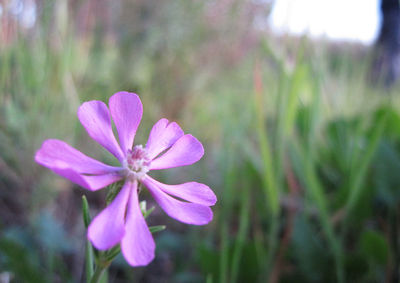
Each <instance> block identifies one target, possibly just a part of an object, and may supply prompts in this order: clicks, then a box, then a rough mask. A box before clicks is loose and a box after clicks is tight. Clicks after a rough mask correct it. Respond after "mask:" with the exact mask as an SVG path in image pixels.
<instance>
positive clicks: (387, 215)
mask: <svg viewBox="0 0 400 283" xmlns="http://www.w3.org/2000/svg"><path fill="white" fill-rule="evenodd" d="M0 3H1V4H2V6H1V7H2V10H1V13H0V15H1V16H0V278H1V279H0V281H1V282H8V278H10V277H11V282H84V280H85V278H84V258H83V256H84V244H85V231H84V226H83V223H82V219H81V196H82V195H84V194H85V195H87V197H88V199H89V203H90V205H91V212H92V215H93V216H94V215H96V214H97V213H98V212H99V211H100V210H101V209H102V208H103V207H104V196H105V192H104V191H103V192H96V193H91V192H87V191H85V190H83V189H81V188H79V187H77V186H75V185H74V184H72V183H71V182H69V181H67V180H64V179H62V178H60V177H58V176H56V175H54V174H52V173H51V172H50V171H49V170H47V169H45V168H42V167H40V166H39V165H37V164H35V163H34V160H33V156H34V154H35V151H36V150H37V149H38V148H39V147H40V145H41V143H42V142H43V140H44V139H47V138H58V139H62V140H65V141H67V142H68V143H70V144H71V145H73V146H74V147H76V148H78V149H79V150H81V151H82V152H84V153H86V154H88V155H89V156H92V157H96V158H98V159H100V160H103V161H104V162H109V163H112V162H115V161H114V160H112V158H111V157H110V154H108V153H107V152H106V151H105V150H103V149H102V148H101V147H100V146H98V145H97V144H95V142H94V141H92V140H91V139H90V138H89V137H88V135H87V134H86V132H85V131H84V129H83V127H82V126H81V125H80V124H79V122H78V119H77V116H76V111H77V109H78V107H79V105H80V104H81V103H82V102H83V101H87V100H93V99H97V100H102V101H105V102H107V101H108V97H110V96H111V95H112V94H113V93H115V92H117V91H122V90H126V91H131V92H136V93H138V94H139V95H140V97H141V99H142V102H143V105H144V115H143V121H142V124H141V126H140V129H139V132H138V134H137V137H136V143H145V142H146V140H147V135H148V133H149V130H150V129H151V126H152V124H153V123H154V122H155V121H157V120H158V119H160V118H161V117H165V118H168V119H170V120H174V121H177V122H178V123H179V124H180V125H181V126H182V128H183V129H184V130H185V132H189V133H192V134H193V135H195V136H196V137H197V138H199V139H200V140H201V141H202V142H203V144H204V146H205V149H206V153H205V156H204V158H203V159H202V160H201V161H200V162H199V163H197V164H195V165H193V166H190V167H187V168H178V169H176V170H175V169H173V170H167V171H168V172H167V171H165V172H157V174H158V175H159V176H158V178H159V180H160V181H163V182H164V183H170V184H174V183H175V184H176V183H181V182H185V181H191V180H196V181H198V182H202V183H206V184H208V185H209V186H210V187H211V188H213V190H214V191H215V192H216V194H217V196H218V199H219V200H218V203H217V204H216V206H215V207H213V211H214V214H215V216H214V220H213V222H212V223H211V224H209V225H207V226H204V227H193V226H189V225H184V224H181V223H179V222H177V221H174V220H172V219H169V218H168V217H167V216H166V215H165V214H164V213H163V211H162V210H161V209H160V208H159V207H158V206H157V205H156V204H155V203H154V202H153V201H152V199H151V198H149V196H148V195H147V194H146V192H145V191H143V192H142V194H141V197H142V198H144V199H148V205H151V206H153V205H154V206H156V210H155V212H154V213H153V214H152V217H150V219H149V222H150V223H151V224H154V225H160V224H166V225H167V230H165V231H163V232H160V233H158V234H156V235H155V239H156V243H157V251H156V259H155V260H154V262H152V263H151V264H150V265H149V266H147V267H143V268H131V267H129V266H128V265H127V264H126V263H125V262H124V260H123V258H119V259H118V260H117V261H116V262H114V263H113V265H112V267H111V269H110V272H109V274H108V277H109V281H110V282H133V281H135V282H267V281H269V282H345V281H347V282H398V280H399V268H400V243H399V239H400V238H399V232H400V231H399V229H400V227H399V226H400V222H399V220H400V214H399V213H400V211H399V201H400V108H399V106H400V105H399V96H398V95H397V92H398V91H399V90H400V89H399V87H398V86H397V85H393V86H392V87H391V88H388V87H383V86H381V84H380V83H379V81H378V80H376V79H371V74H372V76H375V75H374V72H373V71H371V66H372V65H373V60H374V52H375V51H374V48H372V47H371V46H364V45H361V44H357V43H351V44H350V43H345V42H336V43H333V42H330V41H328V40H326V39H312V40H311V39H309V38H307V37H291V36H287V35H282V36H277V35H274V34H273V33H272V32H271V31H270V30H269V29H268V28H267V27H263V28H262V29H260V28H259V26H258V25H255V24H254V23H255V22H257V21H259V20H260V19H265V18H267V17H268V14H269V13H270V10H271V7H272V1H251V0H243V1H236V0H221V1H211V0H210V1H187V0H175V1H172V0H165V1H156V0H135V1H122V0H118V1H105V0H97V1H94V0H74V1H61V0H60V1H50V0H37V1H33V0H30V1H28V0H25V1H11V0H10V1H7V0H6V1H0ZM29 13H34V15H35V17H36V18H35V21H32V18H31V17H29ZM23 15H25V16H23ZM27 15H28V16H27ZM29 19H30V20H31V21H29ZM2 280H3V281H2Z"/></svg>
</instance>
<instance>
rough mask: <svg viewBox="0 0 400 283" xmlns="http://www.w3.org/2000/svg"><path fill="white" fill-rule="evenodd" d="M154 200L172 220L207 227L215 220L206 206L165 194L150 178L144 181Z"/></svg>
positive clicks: (145, 178)
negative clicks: (206, 225)
mask: <svg viewBox="0 0 400 283" xmlns="http://www.w3.org/2000/svg"><path fill="white" fill-rule="evenodd" d="M142 182H143V184H145V185H146V187H147V188H148V189H149V191H150V193H151V194H152V196H153V198H154V199H155V200H156V201H157V203H158V204H159V205H160V206H161V208H162V209H163V210H164V211H165V212H166V213H167V214H168V215H169V216H170V217H172V218H175V219H176V220H178V221H181V222H183V223H187V224H192V225H205V224H207V223H209V222H210V221H211V220H212V218H213V213H212V210H211V209H210V208H209V207H208V206H205V205H201V204H197V203H190V202H183V201H179V200H177V199H174V198H173V197H170V196H169V195H167V194H166V193H164V192H163V191H162V190H161V188H160V187H159V186H158V185H157V183H155V182H153V179H151V178H149V177H148V176H146V177H144V178H143V179H142Z"/></svg>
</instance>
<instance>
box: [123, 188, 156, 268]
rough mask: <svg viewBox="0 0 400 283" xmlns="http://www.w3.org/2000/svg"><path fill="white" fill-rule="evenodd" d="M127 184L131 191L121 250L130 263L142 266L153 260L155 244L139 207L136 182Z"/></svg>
mask: <svg viewBox="0 0 400 283" xmlns="http://www.w3.org/2000/svg"><path fill="white" fill-rule="evenodd" d="M127 184H129V186H131V188H132V192H131V195H130V199H129V204H128V211H127V214H126V224H125V229H126V233H125V236H124V237H123V238H122V241H121V250H122V254H123V255H124V257H125V259H126V261H127V262H128V263H129V264H130V265H132V266H143V265H147V264H149V263H150V262H151V261H152V260H153V258H154V251H155V248H156V245H155V243H154V240H153V236H152V235H151V233H150V231H149V228H148V227H147V224H146V221H145V220H144V218H143V214H142V212H141V210H140V208H139V199H138V193H137V182H134V183H131V182H127Z"/></svg>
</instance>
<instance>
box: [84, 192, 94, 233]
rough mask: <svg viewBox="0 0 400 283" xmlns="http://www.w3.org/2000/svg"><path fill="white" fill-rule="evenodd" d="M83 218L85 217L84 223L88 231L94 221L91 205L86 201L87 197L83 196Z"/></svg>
mask: <svg viewBox="0 0 400 283" xmlns="http://www.w3.org/2000/svg"><path fill="white" fill-rule="evenodd" d="M82 216H83V223H84V224H85V228H86V229H87V228H88V227H89V224H90V222H91V221H92V220H91V218H90V213H89V203H88V201H87V199H86V196H82Z"/></svg>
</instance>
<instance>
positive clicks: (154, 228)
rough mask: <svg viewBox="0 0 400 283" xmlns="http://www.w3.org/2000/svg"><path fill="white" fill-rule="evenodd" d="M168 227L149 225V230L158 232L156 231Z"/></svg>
mask: <svg viewBox="0 0 400 283" xmlns="http://www.w3.org/2000/svg"><path fill="white" fill-rule="evenodd" d="M166 227H167V226H165V225H157V226H151V227H149V230H150V232H151V233H156V232H160V231H163V230H165V228H166Z"/></svg>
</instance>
